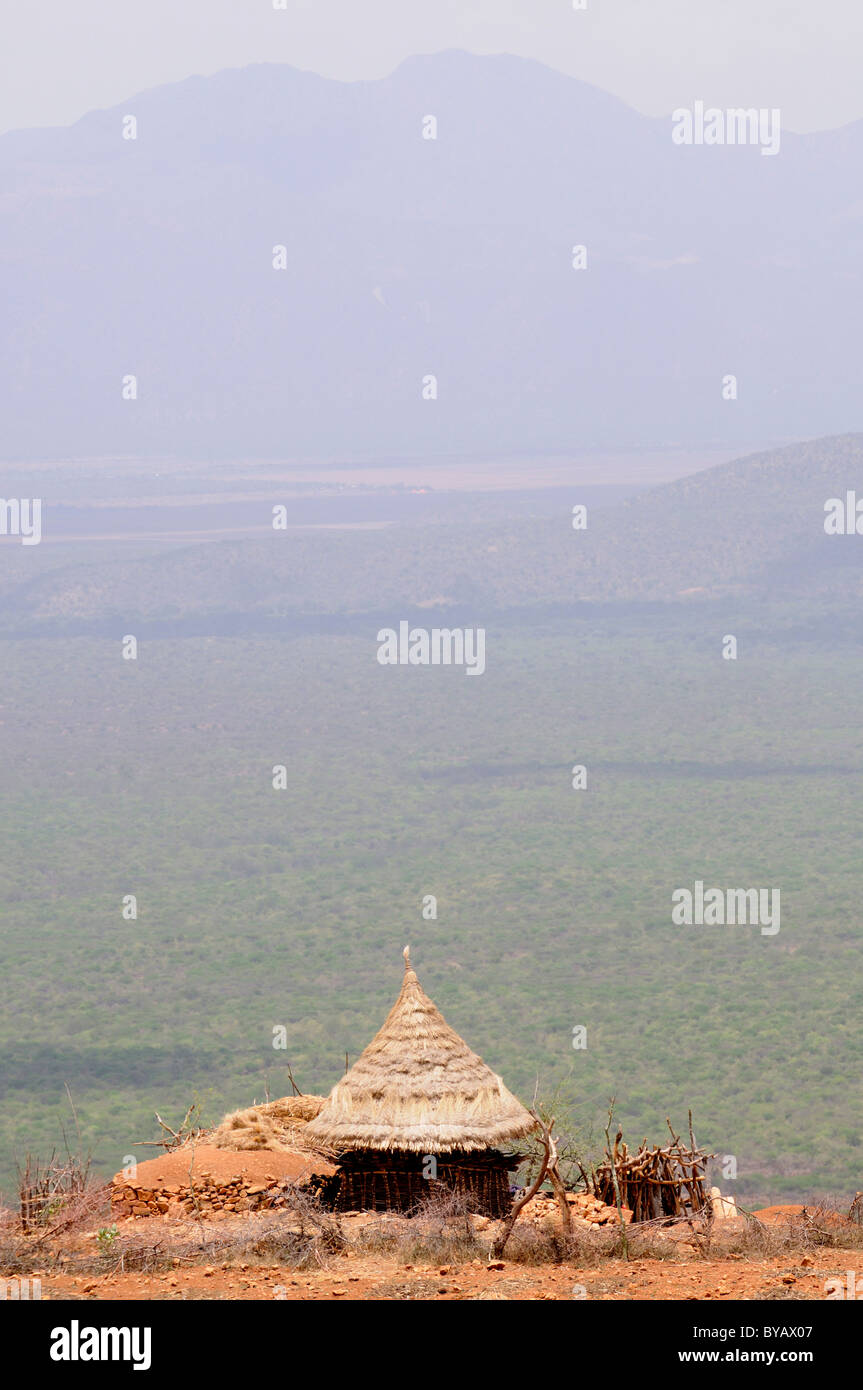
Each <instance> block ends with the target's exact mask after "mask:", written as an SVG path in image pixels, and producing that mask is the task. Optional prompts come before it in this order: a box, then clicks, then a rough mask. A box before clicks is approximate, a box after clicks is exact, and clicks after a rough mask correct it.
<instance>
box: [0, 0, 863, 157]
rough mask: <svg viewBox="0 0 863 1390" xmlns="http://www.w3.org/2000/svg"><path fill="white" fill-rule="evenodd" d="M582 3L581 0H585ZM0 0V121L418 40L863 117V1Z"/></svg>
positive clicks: (609, 87)
mask: <svg viewBox="0 0 863 1390" xmlns="http://www.w3.org/2000/svg"><path fill="white" fill-rule="evenodd" d="M577 2H578V0H577ZM275 3H277V4H282V3H284V5H285V8H284V9H279V10H276V9H274V0H0V16H2V18H0V130H9V129H15V128H18V127H22V126H33V125H65V124H68V123H70V122H72V121H75V120H77V119H78V118H79V117H80V116H82V115H83V114H84V113H85V112H87V111H91V110H93V109H94V108H96V107H104V106H112V105H114V104H116V103H119V102H121V101H123V100H124V99H125V98H127V97H129V96H131V95H132V94H134V93H135V92H139V91H141V90H142V89H145V88H147V87H154V86H158V85H159V84H160V83H163V82H175V81H178V80H180V79H182V78H185V77H189V76H190V75H192V74H193V73H213V72H217V71H218V70H219V69H221V68H226V67H242V66H244V65H245V64H247V63H254V62H264V61H269V62H279V63H291V64H293V65H294V66H296V67H301V68H309V69H311V70H312V71H314V72H318V73H321V74H323V75H324V76H327V77H336V78H341V79H347V80H351V79H357V78H374V77H381V76H383V75H385V74H386V73H388V72H390V71H392V69H393V68H394V67H396V66H397V65H398V64H399V63H400V62H401V61H402V59H404V58H406V57H408V56H409V55H410V54H413V53H432V52H435V51H437V50H439V49H443V48H466V49H470V50H472V51H474V52H477V53H498V52H506V53H519V54H523V55H525V56H530V57H533V58H538V59H540V60H541V61H542V62H545V63H548V64H550V65H551V66H552V67H556V68H560V69H561V70H562V71H564V72H568V73H571V74H573V75H574V76H576V77H581V78H584V79H585V80H586V81H589V82H592V83H594V84H595V85H596V86H598V87H602V88H603V89H605V90H606V91H610V92H614V93H615V94H616V95H617V96H619V97H622V98H623V99H624V100H625V101H627V102H629V103H630V105H632V106H635V107H636V108H637V109H638V110H640V111H643V112H645V113H647V114H649V115H657V116H658V115H663V114H666V113H667V112H669V111H671V110H672V109H673V108H674V107H675V106H679V105H686V104H689V103H691V102H692V101H694V100H695V99H697V98H701V99H703V100H705V101H706V102H708V103H712V104H714V105H718V106H728V105H732V106H737V105H745V106H768V107H773V106H778V107H780V108H781V111H782V123H783V126H784V127H785V128H786V129H788V130H816V129H824V128H829V127H833V126H838V125H843V124H845V122H847V121H852V120H858V119H860V118H861V117H863V82H861V80H860V74H861V70H863V0H587V9H586V10H583V11H582V10H576V9H575V8H574V6H573V0H275Z"/></svg>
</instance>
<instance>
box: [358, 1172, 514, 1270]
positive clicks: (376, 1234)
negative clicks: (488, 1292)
mask: <svg viewBox="0 0 863 1390" xmlns="http://www.w3.org/2000/svg"><path fill="white" fill-rule="evenodd" d="M474 1208H475V1204H474V1201H473V1199H472V1198H471V1196H470V1195H469V1194H467V1193H463V1192H455V1191H453V1190H452V1189H451V1188H447V1187H445V1186H443V1184H438V1185H435V1186H433V1187H432V1189H431V1191H430V1193H429V1195H428V1196H427V1197H425V1198H424V1199H423V1201H422V1202H419V1203H418V1204H417V1206H416V1207H415V1208H414V1210H413V1211H412V1212H411V1213H410V1215H407V1214H406V1215H404V1216H398V1215H395V1214H392V1213H389V1212H388V1213H386V1214H384V1215H382V1216H381V1218H380V1219H379V1220H378V1221H374V1222H370V1223H369V1224H368V1225H367V1226H364V1227H362V1228H361V1229H360V1231H359V1232H358V1233H357V1236H356V1237H355V1248H356V1249H357V1250H358V1251H359V1252H360V1253H367V1254H372V1253H380V1254H391V1255H393V1256H395V1257H397V1258H398V1259H399V1260H400V1261H401V1262H402V1263H404V1264H408V1263H417V1264H464V1263H466V1262H467V1261H468V1260H474V1259H487V1258H488V1252H489V1245H488V1242H486V1241H483V1240H481V1239H480V1238H479V1236H478V1235H477V1233H476V1231H475V1230H474V1228H473V1222H472V1221H471V1217H472V1215H473V1213H474Z"/></svg>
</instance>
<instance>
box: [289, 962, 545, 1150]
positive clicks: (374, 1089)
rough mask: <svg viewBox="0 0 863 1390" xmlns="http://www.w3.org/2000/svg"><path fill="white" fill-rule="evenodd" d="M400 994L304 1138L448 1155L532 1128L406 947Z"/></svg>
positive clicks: (330, 1143) (340, 1145)
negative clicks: (442, 1008)
mask: <svg viewBox="0 0 863 1390" xmlns="http://www.w3.org/2000/svg"><path fill="white" fill-rule="evenodd" d="M404 955H405V976H404V981H403V983H402V988H401V993H400V994H399V997H398V999H397V1000H396V1002H395V1004H394V1005H393V1007H392V1009H391V1010H390V1012H389V1014H388V1016H387V1019H386V1022H385V1023H384V1026H383V1027H382V1028H381V1030H380V1032H379V1033H377V1034H376V1036H375V1037H374V1038H373V1039H372V1041H371V1042H370V1043H369V1045H368V1047H367V1048H366V1049H365V1051H364V1052H363V1053H362V1054H361V1055H360V1056H359V1057H358V1058H357V1060H356V1062H354V1065H353V1066H352V1067H351V1068H350V1070H349V1071H348V1072H346V1074H345V1075H344V1076H343V1077H342V1079H341V1081H338V1082H337V1083H336V1085H335V1086H334V1087H333V1089H332V1091H331V1092H330V1094H329V1096H328V1098H327V1101H326V1103H325V1104H324V1106H323V1108H322V1110H321V1112H320V1114H319V1115H317V1116H316V1117H315V1119H313V1120H310V1121H309V1123H308V1124H307V1125H306V1127H305V1133H306V1135H307V1136H308V1138H309V1139H311V1140H315V1139H317V1140H319V1141H321V1142H323V1143H325V1144H327V1145H328V1146H329V1147H330V1148H332V1149H334V1150H335V1151H336V1152H337V1153H344V1152H346V1151H347V1150H349V1149H375V1150H393V1149H395V1150H410V1151H412V1152H414V1153H424V1154H425V1153H431V1154H434V1153H449V1152H451V1151H452V1150H454V1149H462V1150H474V1149H494V1148H497V1147H498V1146H499V1145H501V1144H504V1143H506V1142H507V1141H509V1140H512V1139H518V1138H519V1137H520V1136H521V1135H524V1134H527V1133H528V1132H529V1131H530V1130H532V1129H533V1128H534V1127H535V1125H536V1121H535V1120H534V1119H533V1117H532V1116H531V1115H530V1114H529V1113H528V1112H527V1110H525V1108H524V1106H523V1105H522V1104H521V1102H520V1101H518V1100H516V1098H515V1096H514V1095H513V1094H512V1093H511V1092H510V1091H508V1090H507V1088H506V1086H504V1084H503V1082H502V1081H501V1079H500V1077H499V1076H496V1075H495V1073H494V1072H493V1071H492V1070H491V1067H488V1066H486V1064H485V1062H484V1061H483V1060H482V1058H481V1057H477V1055H476V1053H475V1052H471V1050H470V1048H469V1047H468V1045H467V1043H465V1042H463V1041H462V1039H461V1038H460V1037H459V1035H458V1033H456V1032H455V1030H454V1029H452V1028H450V1026H449V1024H448V1023H447V1021H446V1019H445V1018H444V1017H443V1015H442V1014H441V1013H440V1012H439V1010H438V1009H436V1008H435V1006H434V1004H433V1003H432V1001H431V1000H430V999H429V997H428V995H427V994H425V993H424V992H423V990H422V988H421V987H420V983H419V980H418V979H417V977H416V975H415V974H414V972H413V970H412V969H411V964H410V955H409V952H408V948H407V947H405V953H404Z"/></svg>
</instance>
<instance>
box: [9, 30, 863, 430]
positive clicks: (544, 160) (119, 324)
mask: <svg viewBox="0 0 863 1390" xmlns="http://www.w3.org/2000/svg"><path fill="white" fill-rule="evenodd" d="M127 115H134V116H135V118H136V120H137V127H138V128H137V139H136V140H124V139H123V138H122V125H123V118H124V117H125V116H127ZM427 115H434V116H435V117H436V119H437V122H438V138H437V139H436V140H425V139H423V138H422V122H423V118H424V117H425V116H427ZM861 156H863V122H861V123H856V124H854V125H852V126H849V127H846V128H844V129H843V130H840V131H836V132H829V133H823V134H817V135H811V136H805V137H801V136H794V135H792V134H789V133H786V132H784V133H783V135H782V143H781V149H780V151H779V153H778V154H777V155H775V156H772V157H765V156H763V155H762V154H761V153H760V151H759V149H757V148H746V147H734V148H729V147H724V148H720V147H706V146H693V147H681V146H677V145H674V144H673V143H672V140H671V122H670V120H667V119H666V120H652V119H646V118H643V117H641V116H639V115H638V114H637V113H636V112H634V111H633V110H631V109H629V108H628V107H626V106H625V105H624V104H623V103H621V102H620V101H618V100H617V99H615V98H612V97H610V96H607V95H605V94H603V93H602V92H600V91H597V90H596V89H594V88H592V87H590V86H588V85H586V84H584V83H581V82H578V81H576V80H574V79H572V78H568V77H565V76H563V75H561V74H559V73H556V72H553V71H551V70H550V69H547V68H545V67H543V66H541V65H540V64H537V63H534V62H531V61H527V60H523V59H517V58H510V57H475V56H471V55H467V54H464V53H458V52H447V53H441V54H438V55H435V56H432V57H424V58H414V59H411V60H409V61H408V62H406V63H404V64H403V65H402V66H401V67H400V68H399V69H398V70H397V71H396V72H395V73H393V74H392V75H391V76H390V77H388V78H386V79H383V80H381V81H376V82H356V83H339V82H333V81H328V80H325V79H322V78H319V77H316V76H313V75H311V74H309V73H304V72H298V71H295V70H294V69H292V68H289V67H283V66H276V65H260V66H254V67H249V68H246V69H243V70H237V71H228V72H223V73H220V74H218V75H217V76H214V77H209V78H191V79H189V80H187V81H184V82H181V83H178V84H176V85H173V86H167V87H161V88H158V89H156V90H153V91H149V92H146V93H143V94H141V95H138V96H134V97H130V99H129V100H128V101H127V102H125V103H124V104H123V105H122V106H120V107H116V108H114V109H112V110H109V111H99V112H94V113H92V114H90V115H88V116H87V117H85V118H84V119H83V120H81V121H79V122H78V123H77V124H76V125H74V126H72V127H70V128H68V129H57V130H38V131H22V132H13V133H11V134H9V135H6V136H5V137H3V138H2V139H0V209H2V242H0V293H2V295H3V299H4V303H5V305H6V313H5V315H4V319H3V327H2V330H0V410H2V419H3V426H4V428H3V435H2V443H0V452H2V454H3V455H5V456H6V457H11V456H13V455H16V454H17V455H24V456H26V455H33V454H44V453H54V454H61V455H62V454H70V453H74V454H80V453H112V452H115V453H123V454H130V453H136V452H139V451H141V452H160V453H166V452H167V453H171V452H175V453H180V452H189V451H194V452H196V453H198V454H199V455H200V454H203V455H206V454H207V453H211V454H217V453H218V454H223V453H230V452H234V453H240V454H242V453H243V452H248V453H260V452H265V453H269V454H277V455H284V454H293V455H295V454H298V453H308V454H311V453H314V454H321V453H327V452H329V451H341V452H351V453H354V454H363V453H387V452H393V453H397V452H399V451H401V450H403V449H408V450H409V451H410V452H411V453H414V454H415V453H420V452H423V451H424V450H425V449H428V451H429V452H437V453H447V452H455V451H458V450H470V449H476V448H482V449H499V450H504V449H506V450H510V449H518V450H525V449H545V448H569V447H573V446H575V445H581V446H589V445H597V444H598V445H602V446H604V445H607V444H610V443H620V444H629V443H644V442H647V441H665V442H668V441H675V440H676V441H680V440H683V441H686V440H690V441H691V440H718V441H725V442H728V441H732V442H733V441H743V440H747V439H752V438H754V437H769V436H773V437H780V438H789V437H795V436H796V437H801V436H805V435H813V434H818V433H824V432H827V431H831V430H837V429H854V428H857V427H859V425H860V423H861V422H860V407H859V401H860V390H861V385H863V364H861V356H860V352H859V343H858V338H859V322H860V318H861V307H863V306H861V288H863V279H861V269H860V266H861V257H860V252H861V240H863V237H861V231H863V200H861V196H860V193H859V188H858V184H859V177H858V176H859V172H860V169H861V162H863V161H861ZM577 243H578V244H584V245H586V246H587V248H588V268H587V270H584V271H576V270H574V269H573V268H572V265H571V249H572V247H573V245H574V244H577ZM277 245H284V246H285V247H286V248H287V269H285V270H274V269H273V267H272V258H273V247H274V246H277ZM127 373H134V374H135V375H136V376H137V378H138V393H139V394H138V399H137V400H136V401H134V402H124V401H123V400H122V399H121V379H122V377H123V376H124V375H125V374H127ZM426 373H434V374H436V376H437V378H438V383H439V397H438V399H437V400H436V401H433V402H432V401H424V400H422V399H421V381H422V378H423V376H424V375H425V374H426ZM726 373H734V374H736V375H737V377H738V379H739V398H738V399H737V400H736V401H733V402H731V401H725V400H723V399H722V397H721V378H722V376H723V375H724V374H726Z"/></svg>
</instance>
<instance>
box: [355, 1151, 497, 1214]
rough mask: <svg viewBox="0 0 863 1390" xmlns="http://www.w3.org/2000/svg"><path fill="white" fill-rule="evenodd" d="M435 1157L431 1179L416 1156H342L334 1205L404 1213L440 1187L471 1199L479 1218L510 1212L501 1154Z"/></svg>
mask: <svg viewBox="0 0 863 1390" xmlns="http://www.w3.org/2000/svg"><path fill="white" fill-rule="evenodd" d="M436 1161H437V1177H436V1178H429V1177H425V1176H424V1175H423V1164H424V1159H423V1156H422V1155H420V1154H411V1153H403V1154H402V1153H376V1152H362V1153H350V1154H345V1155H344V1157H343V1159H342V1163H341V1166H340V1179H341V1181H340V1182H339V1186H338V1192H337V1193H336V1194H335V1199H334V1204H335V1206H336V1208H337V1210H339V1211H403V1212H407V1211H412V1210H414V1209H415V1208H416V1207H417V1206H418V1205H419V1204H420V1203H421V1202H423V1201H425V1200H426V1199H427V1198H428V1197H429V1196H431V1195H432V1193H433V1192H434V1191H435V1189H436V1188H440V1187H443V1188H447V1189H449V1190H450V1191H454V1192H459V1193H462V1194H464V1195H465V1196H466V1197H468V1198H470V1200H471V1205H472V1207H473V1209H474V1210H475V1211H476V1212H477V1213H479V1214H481V1215H483V1216H492V1217H500V1216H505V1215H506V1213H507V1212H508V1211H509V1207H510V1202H511V1194H510V1188H509V1173H508V1169H507V1161H506V1159H505V1158H504V1157H503V1155H502V1154H499V1153H495V1154H491V1155H484V1154H483V1155H480V1154H475V1153H470V1154H467V1155H465V1157H464V1158H459V1157H456V1156H455V1155H451V1154H447V1155H438V1156H437V1160H436Z"/></svg>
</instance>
